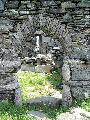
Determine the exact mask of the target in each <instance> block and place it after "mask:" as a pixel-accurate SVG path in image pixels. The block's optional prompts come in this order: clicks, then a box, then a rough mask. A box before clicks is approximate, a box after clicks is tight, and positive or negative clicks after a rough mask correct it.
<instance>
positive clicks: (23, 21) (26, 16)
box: [0, 0, 90, 105]
mask: <svg viewBox="0 0 90 120" xmlns="http://www.w3.org/2000/svg"><path fill="white" fill-rule="evenodd" d="M40 30H42V31H43V32H44V33H45V34H46V35H47V36H49V37H51V38H53V39H54V40H58V41H59V42H60V44H61V46H62V49H63V50H62V51H63V55H64V57H65V60H64V61H63V62H64V67H63V77H64V81H65V82H64V88H63V90H64V95H63V100H64V101H67V100H68V101H69V100H70V102H71V101H72V97H73V98H78V96H82V95H84V94H86V93H87V91H88V95H89V84H88V83H89V81H90V76H89V74H90V62H89V61H90V1H89V0H71V1H70V0H64V1H63V0H61V1H50V0H48V1H45V0H44V1H41V2H36V3H35V2H30V0H14V1H13V0H3V1H1V0H0V46H1V47H0V61H1V65H0V66H1V67H0V71H1V76H2V77H3V75H2V73H4V74H7V72H8V73H10V75H11V76H12V74H13V73H14V72H16V70H17V69H18V68H19V66H20V64H18V62H17V61H18V59H19V58H24V57H25V56H28V51H29V53H31V54H32V53H33V47H34V46H35V42H34V37H35V32H36V31H40ZM30 51H31V52H30ZM66 56H68V57H67V58H68V59H67V58H66ZM73 59H74V62H73V63H72V60H73ZM77 60H78V63H77ZM4 61H6V62H4ZM65 61H66V62H65ZM81 61H82V62H81ZM2 62H3V64H2ZM9 62H10V64H8V63H9ZM74 63H75V65H74ZM83 63H84V64H83ZM2 65H3V66H2ZM8 65H9V66H8ZM12 66H13V67H12ZM65 66H66V67H65ZM66 73H67V75H69V77H70V78H68V76H67V75H66ZM65 76H67V77H65ZM66 78H67V79H66ZM76 78H77V79H76ZM0 81H4V80H3V79H0ZM7 81H10V80H9V79H8V80H7ZM86 81H87V82H86ZM5 84H6V83H5ZM80 85H81V86H82V87H81V86H80ZM78 86H79V87H78ZM85 86H86V87H85ZM66 88H67V89H68V93H69V94H68V93H67V92H66V90H67V89H66ZM82 88H83V89H82ZM78 91H81V92H78ZM81 93H83V94H81ZM70 98H71V99H70ZM65 104H66V105H67V104H69V103H65Z"/></svg>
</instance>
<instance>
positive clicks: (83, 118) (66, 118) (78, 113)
mask: <svg viewBox="0 0 90 120" xmlns="http://www.w3.org/2000/svg"><path fill="white" fill-rule="evenodd" d="M88 118H90V112H87V111H85V110H84V109H81V108H73V109H72V110H71V111H70V112H66V113H62V114H61V115H58V116H57V119H56V120H88Z"/></svg>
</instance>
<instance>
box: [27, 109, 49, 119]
mask: <svg viewBox="0 0 90 120" xmlns="http://www.w3.org/2000/svg"><path fill="white" fill-rule="evenodd" d="M27 114H28V115H30V116H33V117H35V118H37V119H38V120H46V119H47V116H46V114H45V113H43V112H40V111H34V110H32V111H27Z"/></svg>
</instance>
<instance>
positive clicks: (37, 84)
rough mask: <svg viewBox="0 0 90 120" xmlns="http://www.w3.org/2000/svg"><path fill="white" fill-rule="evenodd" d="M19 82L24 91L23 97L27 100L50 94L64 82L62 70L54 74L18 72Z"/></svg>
mask: <svg viewBox="0 0 90 120" xmlns="http://www.w3.org/2000/svg"><path fill="white" fill-rule="evenodd" d="M17 75H18V77H19V83H20V86H21V91H22V99H23V100H27V99H31V98H35V97H39V96H45V95H50V94H51V93H52V92H55V91H57V90H59V91H60V89H56V88H58V87H57V85H58V84H59V83H60V82H62V77H61V72H60V70H56V71H54V72H53V73H52V74H44V73H35V72H18V73H17Z"/></svg>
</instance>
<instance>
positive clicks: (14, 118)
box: [0, 101, 35, 120]
mask: <svg viewBox="0 0 90 120" xmlns="http://www.w3.org/2000/svg"><path fill="white" fill-rule="evenodd" d="M27 110H28V107H27V106H26V105H18V106H17V105H14V104H13V103H8V102H7V101H4V102H0V120H35V118H33V117H31V116H28V115H27V114H26V111H27Z"/></svg>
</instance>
